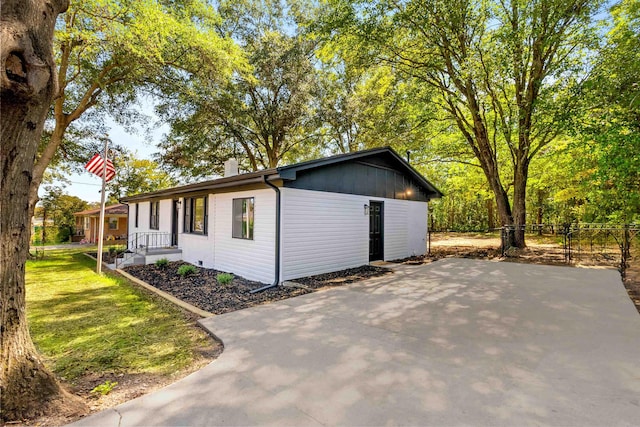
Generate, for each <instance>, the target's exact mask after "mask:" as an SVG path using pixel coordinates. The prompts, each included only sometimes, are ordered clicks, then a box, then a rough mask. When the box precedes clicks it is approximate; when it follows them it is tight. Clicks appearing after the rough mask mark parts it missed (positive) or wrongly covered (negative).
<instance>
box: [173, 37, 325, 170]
mask: <svg viewBox="0 0 640 427" xmlns="http://www.w3.org/2000/svg"><path fill="white" fill-rule="evenodd" d="M244 49H245V51H246V52H247V57H248V62H249V64H250V66H251V69H249V70H238V71H237V72H236V73H235V76H234V77H233V79H232V80H231V81H229V82H227V83H222V84H216V82H211V81H210V80H209V79H207V78H206V75H205V76H202V77H200V78H198V79H194V80H193V81H192V82H191V83H190V84H188V85H186V86H185V88H184V89H183V90H182V92H181V93H180V95H179V98H178V99H179V100H178V102H177V103H175V104H168V105H165V107H164V108H163V109H162V112H163V115H164V116H165V117H166V118H167V119H168V120H169V121H171V126H172V130H171V133H170V135H169V137H168V138H167V139H166V140H165V141H164V142H163V143H162V144H161V147H162V148H163V154H162V160H163V162H165V163H166V164H168V165H171V166H172V167H174V168H176V169H179V170H181V171H182V172H183V173H186V174H188V175H192V176H202V175H209V174H211V172H218V173H219V172H220V171H221V170H222V164H223V162H224V160H226V159H227V158H229V157H240V159H239V160H240V164H241V165H242V166H243V167H244V168H245V169H248V170H258V169H259V168H271V167H275V166H277V165H278V164H280V163H281V162H282V160H283V159H284V158H286V156H293V157H296V155H297V154H296V153H299V151H300V150H304V149H305V148H306V147H309V146H312V145H313V144H310V143H311V142H312V141H314V139H316V138H317V135H316V134H315V131H316V129H317V128H318V126H317V120H316V119H315V114H314V111H313V110H314V106H313V103H312V102H313V99H314V98H313V92H314V90H315V89H316V73H315V70H314V68H313V64H312V62H311V57H312V56H313V46H312V45H311V44H310V43H309V42H308V41H306V40H304V39H302V38H301V37H298V36H289V35H285V34H282V33H280V32H277V31H271V30H268V31H265V32H264V33H261V34H255V35H253V37H252V38H251V39H250V40H248V41H247V43H246V45H245V46H244Z"/></svg>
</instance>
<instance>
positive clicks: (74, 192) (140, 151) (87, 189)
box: [38, 106, 169, 202]
mask: <svg viewBox="0 0 640 427" xmlns="http://www.w3.org/2000/svg"><path fill="white" fill-rule="evenodd" d="M143 112H144V114H147V115H150V116H152V118H151V120H157V117H155V116H154V115H153V111H152V107H151V106H149V107H148V108H145V109H144V111H143ZM106 124H107V126H108V127H109V128H110V130H109V131H108V134H109V139H110V140H111V142H112V143H114V144H118V145H123V146H125V147H127V148H128V149H129V150H131V151H132V152H136V157H138V158H141V159H151V158H152V154H153V153H155V152H156V151H157V148H156V144H157V143H158V142H160V140H161V139H162V137H163V135H164V134H166V133H168V132H169V126H168V125H160V126H157V127H155V128H154V130H153V131H152V133H151V135H150V136H151V138H149V135H147V134H146V132H147V130H146V129H145V127H143V126H140V127H139V128H138V132H137V133H135V134H131V133H128V132H127V131H126V130H125V129H124V128H123V127H122V126H120V125H119V124H118V123H116V122H115V121H113V120H112V119H111V118H110V117H107V118H106ZM148 139H152V142H151V143H149V142H147V140H148ZM87 161H89V159H87ZM117 173H118V169H117V165H116V174H117ZM68 179H69V180H70V181H71V184H69V185H65V184H61V183H58V184H59V185H62V187H63V188H64V191H65V192H66V193H67V194H69V195H71V196H77V197H79V198H81V199H82V200H84V201H86V202H100V188H101V186H102V181H101V179H100V177H98V176H97V175H93V174H91V173H89V172H86V171H83V172H82V173H80V174H76V173H74V174H71V175H69V176H68ZM44 187H45V186H44V185H41V186H40V190H39V191H38V194H39V196H40V197H42V196H43V195H44Z"/></svg>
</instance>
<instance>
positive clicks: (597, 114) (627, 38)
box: [572, 0, 640, 222]
mask: <svg viewBox="0 0 640 427" xmlns="http://www.w3.org/2000/svg"><path fill="white" fill-rule="evenodd" d="M611 15H612V18H613V22H612V23H611V24H612V25H611V27H610V31H609V32H608V33H607V36H606V37H605V38H604V39H603V46H602V48H601V49H600V51H599V55H598V57H597V60H596V61H595V66H594V67H593V70H592V72H591V75H590V77H589V79H588V81H587V82H586V84H585V88H584V91H583V92H582V93H581V95H582V100H583V102H582V106H583V110H582V112H581V114H576V115H574V116H573V117H572V119H573V120H574V123H573V130H574V135H575V143H574V146H573V150H574V151H575V152H576V156H575V164H574V173H575V174H576V175H578V174H579V175H580V176H581V177H582V179H581V184H582V185H581V187H582V191H583V193H584V198H585V202H586V206H585V209H586V213H587V214H588V220H591V221H615V222H633V221H637V220H638V219H640V192H639V191H638V188H639V187H640V83H639V82H640V2H638V1H637V0H623V1H621V2H619V3H618V4H616V5H615V6H614V7H613V8H612V10H611Z"/></svg>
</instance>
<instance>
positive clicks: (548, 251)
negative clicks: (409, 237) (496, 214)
mask: <svg viewBox="0 0 640 427" xmlns="http://www.w3.org/2000/svg"><path fill="white" fill-rule="evenodd" d="M521 230H524V232H525V240H526V242H527V249H526V250H524V251H522V250H518V249H515V248H511V247H510V242H512V241H513V234H514V233H515V231H516V228H515V227H514V226H506V227H501V228H497V229H493V230H484V231H482V232H475V233H455V232H446V233H443V234H441V233H438V232H436V233H433V234H432V233H431V231H430V233H429V234H430V235H429V251H430V253H431V250H432V246H433V247H434V250H435V249H437V250H438V251H439V252H440V253H443V252H444V251H448V253H449V254H454V255H458V256H474V255H476V256H483V255H482V254H483V253H486V255H484V256H502V257H506V258H535V259H537V260H539V261H541V262H550V263H554V264H556V263H566V264H573V265H594V266H596V265H597V266H610V267H616V268H618V269H619V270H620V272H621V273H622V275H623V277H624V275H625V273H626V270H627V269H628V268H629V267H630V266H633V267H638V268H640V225H638V224H595V223H574V224H560V225H558V224H527V225H524V226H522V228H521ZM458 237H460V238H461V241H462V242H461V243H460V244H458V243H456V241H457V238H458ZM465 237H466V238H465ZM434 238H435V240H436V243H435V244H434V243H432V240H433V239H434ZM488 242H494V243H492V244H488ZM460 245H462V246H460Z"/></svg>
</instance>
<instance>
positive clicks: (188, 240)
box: [178, 194, 216, 268]
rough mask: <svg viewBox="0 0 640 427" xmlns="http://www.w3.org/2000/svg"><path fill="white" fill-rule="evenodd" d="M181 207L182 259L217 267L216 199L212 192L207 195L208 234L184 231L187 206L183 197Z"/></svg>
mask: <svg viewBox="0 0 640 427" xmlns="http://www.w3.org/2000/svg"><path fill="white" fill-rule="evenodd" d="M181 202H182V203H181V204H180V209H181V211H180V212H179V213H178V230H180V232H179V235H178V247H179V248H181V249H182V259H183V260H184V261H186V262H189V263H191V264H193V265H198V266H199V265H200V261H202V266H203V267H205V268H216V265H215V259H214V247H215V239H214V237H213V234H214V232H213V228H212V227H213V224H214V222H213V219H212V215H211V212H213V211H214V205H215V199H214V196H213V195H212V194H210V195H209V196H208V197H207V220H208V224H207V234H206V235H199V234H190V233H184V232H183V231H182V230H184V216H183V213H182V209H184V206H185V199H181Z"/></svg>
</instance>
